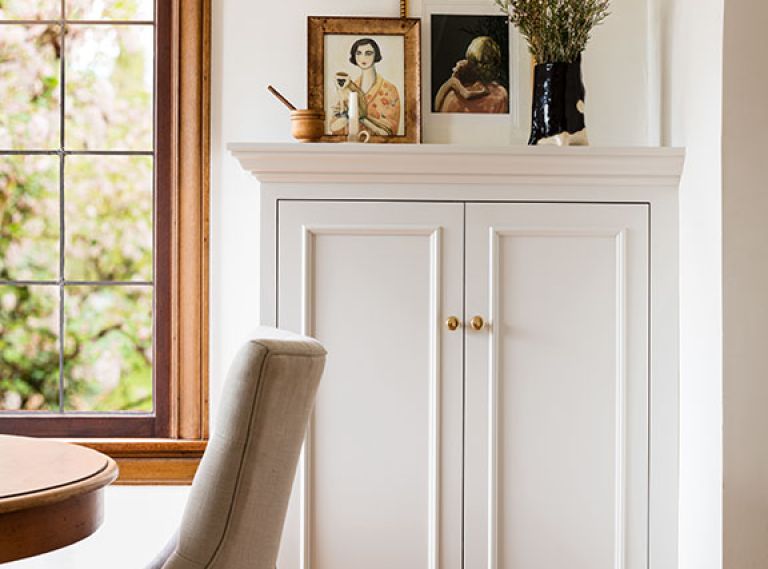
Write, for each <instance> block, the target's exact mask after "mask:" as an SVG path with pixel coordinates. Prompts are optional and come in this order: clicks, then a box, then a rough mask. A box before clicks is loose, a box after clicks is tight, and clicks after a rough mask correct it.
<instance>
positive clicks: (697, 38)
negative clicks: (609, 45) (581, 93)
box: [662, 0, 723, 569]
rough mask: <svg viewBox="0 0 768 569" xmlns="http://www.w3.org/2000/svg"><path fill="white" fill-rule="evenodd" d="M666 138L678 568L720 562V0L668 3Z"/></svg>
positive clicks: (712, 568)
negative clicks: (674, 210)
mask: <svg viewBox="0 0 768 569" xmlns="http://www.w3.org/2000/svg"><path fill="white" fill-rule="evenodd" d="M662 8H663V11H662V21H663V22H664V24H665V25H664V28H663V33H662V40H663V51H662V53H663V56H664V62H665V64H664V76H663V85H664V91H663V105H664V121H663V124H664V137H663V142H664V143H665V144H669V145H672V146H685V147H686V148H687V158H686V164H685V171H684V174H683V180H682V186H681V192H680V321H681V330H680V333H681V334H680V335H681V345H680V363H681V378H680V406H681V409H680V544H679V559H680V569H719V568H720V567H721V566H722V562H721V557H722V536H721V532H722V522H721V516H722V504H721V501H722V333H721V327H722V286H721V278H722V263H721V239H722V228H721V219H720V216H721V209H722V208H721V202H722V173H721V135H722V112H721V109H722V87H723V83H722V37H723V32H722V30H723V0H668V1H664V2H663V4H662Z"/></svg>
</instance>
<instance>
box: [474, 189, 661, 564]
mask: <svg viewBox="0 0 768 569" xmlns="http://www.w3.org/2000/svg"><path fill="white" fill-rule="evenodd" d="M648 239H649V235H648V209H647V206H646V205H642V204H632V205H629V204H627V205H619V204H556V203H542V204H511V203H510V204H492V205H491V204H468V205H467V225H466V241H467V242H466V314H465V317H466V319H469V318H471V317H473V316H475V315H480V316H482V317H483V318H485V319H486V320H487V324H486V326H485V327H484V328H483V329H481V330H480V331H474V330H471V329H470V330H468V331H467V334H466V354H467V357H466V381H467V392H466V393H467V400H466V428H467V435H466V441H467V446H466V456H465V465H466V471H465V472H466V478H465V484H466V486H465V500H466V503H465V524H466V527H465V538H466V543H465V567H466V568H467V569H552V568H554V567H567V568H568V569H641V568H643V569H645V568H646V567H647V563H646V560H647V527H648V514H647V511H648V509H647V504H648V474H647V473H648V385H649V382H648V356H649V354H648V261H649V260H648Z"/></svg>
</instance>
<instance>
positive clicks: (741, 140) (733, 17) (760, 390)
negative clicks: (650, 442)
mask: <svg viewBox="0 0 768 569" xmlns="http://www.w3.org/2000/svg"><path fill="white" fill-rule="evenodd" d="M725 6H726V8H725V42H724V54H723V58H724V69H725V72H724V78H723V91H724V93H723V265H724V267H723V268H724V277H725V278H724V281H723V294H724V296H723V302H724V306H723V312H724V330H723V332H724V354H723V355H724V385H723V388H724V389H723V391H724V394H723V398H724V415H725V417H724V418H725V421H724V462H725V465H724V494H723V501H724V503H723V508H724V512H723V513H724V519H723V523H724V535H723V548H724V552H723V553H724V567H726V568H727V569H751V568H753V567H754V568H757V567H768V445H767V444H766V435H767V434H768V412H766V402H768V381H767V380H768V351H766V346H767V345H768V298H767V297H766V294H767V291H768V221H767V218H768V183H766V157H768V138H766V136H765V132H766V130H768V106H766V92H768V66H767V65H766V64H765V62H764V59H765V57H766V54H768V35H766V33H765V30H766V28H767V27H768V5H767V4H766V3H765V2H743V1H738V0H728V2H726V5H725Z"/></svg>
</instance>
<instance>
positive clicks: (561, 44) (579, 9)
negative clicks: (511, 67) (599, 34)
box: [494, 0, 610, 63]
mask: <svg viewBox="0 0 768 569" xmlns="http://www.w3.org/2000/svg"><path fill="white" fill-rule="evenodd" d="M494 1H495V2H496V4H498V5H499V7H500V8H501V9H502V11H503V12H504V13H506V14H508V15H509V21H510V22H512V24H514V25H515V26H516V27H517V28H518V29H519V30H520V33H521V34H522V35H523V37H524V38H525V39H526V40H527V41H528V47H529V49H530V51H531V54H532V55H533V57H534V58H535V59H536V62H537V63H572V62H574V61H576V59H577V58H578V56H579V54H580V53H581V52H582V51H584V48H585V47H586V46H587V42H589V39H590V34H591V32H592V29H593V28H594V27H595V26H597V25H599V24H601V23H602V22H603V20H605V18H607V17H608V15H609V14H610V12H609V11H608V8H609V4H610V0H494Z"/></svg>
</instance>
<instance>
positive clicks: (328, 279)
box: [278, 202, 463, 569]
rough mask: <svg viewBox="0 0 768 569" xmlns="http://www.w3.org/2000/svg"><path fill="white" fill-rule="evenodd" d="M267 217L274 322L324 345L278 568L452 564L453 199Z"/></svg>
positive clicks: (457, 437) (314, 207)
mask: <svg viewBox="0 0 768 569" xmlns="http://www.w3.org/2000/svg"><path fill="white" fill-rule="evenodd" d="M278 219H279V222H278V223H279V251H278V275H279V277H278V291H279V296H278V324H279V326H281V327H283V328H287V329H291V330H295V331H299V332H302V333H306V334H309V335H311V336H314V337H316V338H318V339H319V340H320V341H321V342H322V343H323V344H324V345H325V346H326V348H327V350H328V359H327V367H326V371H325V374H324V377H323V379H322V382H321V384H320V389H319V392H318V397H317V403H316V407H315V413H314V417H313V419H312V423H311V426H310V431H309V433H308V436H307V443H306V445H305V456H304V457H303V462H302V464H301V465H300V467H299V473H298V476H297V481H296V484H295V486H294V495H293V497H292V502H291V505H290V508H289V515H288V520H287V522H286V527H285V532H284V538H283V545H282V549H281V555H280V559H279V566H280V567H281V569H359V568H360V567H366V569H391V568H393V567H408V568H414V569H417V568H424V569H439V568H444V569H459V568H460V562H461V460H462V455H461V444H462V430H461V423H462V365H461V351H462V336H461V334H462V332H461V330H459V331H456V332H449V331H447V330H446V329H445V327H444V326H443V325H442V324H441V323H442V322H443V321H444V320H445V319H446V318H447V317H448V316H449V315H451V314H456V315H459V316H460V314H461V309H462V308H461V307H462V282H461V280H462V269H463V267H462V259H461V255H462V239H463V205H460V204H458V205H457V204H403V203H344V202H281V203H280V206H279V213H278Z"/></svg>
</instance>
